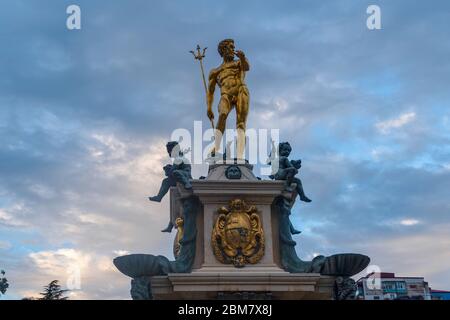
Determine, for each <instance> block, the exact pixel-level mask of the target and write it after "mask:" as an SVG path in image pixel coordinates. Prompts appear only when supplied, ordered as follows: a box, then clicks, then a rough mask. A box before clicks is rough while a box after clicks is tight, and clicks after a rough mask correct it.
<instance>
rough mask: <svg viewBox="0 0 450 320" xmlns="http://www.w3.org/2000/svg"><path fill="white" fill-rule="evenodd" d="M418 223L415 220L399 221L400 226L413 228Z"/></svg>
mask: <svg viewBox="0 0 450 320" xmlns="http://www.w3.org/2000/svg"><path fill="white" fill-rule="evenodd" d="M419 223H420V221H419V220H416V219H403V220H401V221H400V224H401V225H403V226H415V225H416V224H419Z"/></svg>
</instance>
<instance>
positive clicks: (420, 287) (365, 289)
mask: <svg viewBox="0 0 450 320" xmlns="http://www.w3.org/2000/svg"><path fill="white" fill-rule="evenodd" d="M357 286H358V292H357V298H358V299H361V300H431V293H430V288H429V287H428V282H426V281H425V280H424V278H423V277H396V276H395V273H390V272H380V273H371V274H368V275H367V276H365V277H363V278H361V279H359V280H358V281H357Z"/></svg>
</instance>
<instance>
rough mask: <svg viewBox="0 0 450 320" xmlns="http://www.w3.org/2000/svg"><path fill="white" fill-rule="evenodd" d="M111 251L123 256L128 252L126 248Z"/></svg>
mask: <svg viewBox="0 0 450 320" xmlns="http://www.w3.org/2000/svg"><path fill="white" fill-rule="evenodd" d="M113 253H114V254H115V255H117V256H125V255H127V254H130V252H129V251H127V250H114V251H113Z"/></svg>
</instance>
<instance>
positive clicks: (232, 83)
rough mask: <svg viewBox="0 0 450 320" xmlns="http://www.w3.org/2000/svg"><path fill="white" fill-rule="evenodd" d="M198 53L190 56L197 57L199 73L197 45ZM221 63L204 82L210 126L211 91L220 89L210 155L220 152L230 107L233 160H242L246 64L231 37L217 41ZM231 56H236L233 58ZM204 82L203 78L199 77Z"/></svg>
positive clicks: (243, 149)
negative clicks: (233, 124) (233, 115)
mask: <svg viewBox="0 0 450 320" xmlns="http://www.w3.org/2000/svg"><path fill="white" fill-rule="evenodd" d="M197 50H198V54H197V55H195V53H194V52H193V51H191V52H192V53H193V54H194V57H195V58H196V59H197V60H200V66H201V68H202V72H203V64H202V59H203V58H204V56H205V55H204V53H205V50H203V55H202V54H201V53H200V47H199V46H197ZM217 50H218V51H219V54H220V56H221V57H222V58H223V62H222V64H221V65H220V66H218V67H217V68H215V69H212V70H211V72H210V73H209V77H208V85H207V86H206V83H205V89H206V104H207V115H208V118H209V119H210V121H211V123H212V124H213V127H214V112H213V109H212V105H213V102H214V92H215V89H216V85H217V86H218V87H219V88H220V100H219V105H218V113H219V115H218V119H217V124H216V126H215V129H216V130H215V142H214V148H213V149H212V150H211V154H215V153H219V152H220V144H221V140H222V136H223V133H224V131H225V127H226V121H227V118H228V115H229V113H230V112H231V110H232V109H233V108H234V109H236V131H237V145H236V156H237V159H241V160H242V159H244V153H245V129H246V123H247V115H248V110H249V102H250V94H249V92H248V89H247V86H246V84H245V81H244V80H245V73H246V72H247V71H249V70H250V65H249V63H248V60H247V58H246V57H245V54H244V52H242V51H241V50H237V51H235V46H234V40H233V39H225V40H222V41H221V42H220V43H219V46H218V49H217ZM235 56H236V57H237V58H238V59H235ZM203 80H204V82H205V79H204V78H203Z"/></svg>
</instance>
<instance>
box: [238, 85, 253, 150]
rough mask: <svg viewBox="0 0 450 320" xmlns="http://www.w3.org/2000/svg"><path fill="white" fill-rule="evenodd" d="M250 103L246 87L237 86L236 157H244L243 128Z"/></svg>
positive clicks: (244, 127)
mask: <svg viewBox="0 0 450 320" xmlns="http://www.w3.org/2000/svg"><path fill="white" fill-rule="evenodd" d="M249 103H250V95H249V93H248V89H247V87H244V86H241V87H240V88H239V93H238V98H237V102H236V130H237V146H236V153H237V158H238V159H245V129H246V125H247V115H248V109H249Z"/></svg>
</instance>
